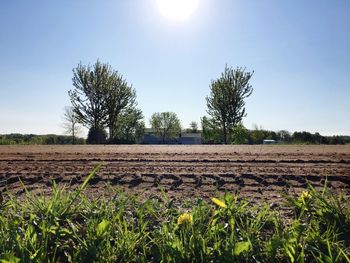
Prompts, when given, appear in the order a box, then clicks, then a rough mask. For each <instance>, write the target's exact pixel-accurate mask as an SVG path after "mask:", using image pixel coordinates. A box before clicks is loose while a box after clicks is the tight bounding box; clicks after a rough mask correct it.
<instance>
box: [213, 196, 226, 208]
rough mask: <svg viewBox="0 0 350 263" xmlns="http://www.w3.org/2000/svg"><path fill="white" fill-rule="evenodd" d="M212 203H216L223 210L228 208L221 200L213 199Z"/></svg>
mask: <svg viewBox="0 0 350 263" xmlns="http://www.w3.org/2000/svg"><path fill="white" fill-rule="evenodd" d="M211 201H213V203H215V204H216V205H218V206H220V207H222V208H226V207H227V205H226V204H225V203H224V202H223V201H221V200H219V199H217V198H215V197H213V198H212V199H211Z"/></svg>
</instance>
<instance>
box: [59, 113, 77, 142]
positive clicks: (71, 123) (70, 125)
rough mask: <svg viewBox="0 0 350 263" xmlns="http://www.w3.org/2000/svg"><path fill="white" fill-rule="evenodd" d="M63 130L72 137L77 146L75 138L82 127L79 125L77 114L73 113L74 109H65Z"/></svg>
mask: <svg viewBox="0 0 350 263" xmlns="http://www.w3.org/2000/svg"><path fill="white" fill-rule="evenodd" d="M62 126H63V128H64V130H65V133H66V134H70V135H72V142H73V144H75V137H76V136H77V135H78V134H79V132H80V131H81V127H80V126H79V124H78V119H77V116H76V113H75V112H74V111H73V107H65V108H64V114H63V125H62Z"/></svg>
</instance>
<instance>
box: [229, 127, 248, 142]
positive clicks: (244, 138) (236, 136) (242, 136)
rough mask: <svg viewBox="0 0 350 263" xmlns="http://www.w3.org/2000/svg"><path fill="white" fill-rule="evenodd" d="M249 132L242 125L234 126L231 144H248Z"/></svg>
mask: <svg viewBox="0 0 350 263" xmlns="http://www.w3.org/2000/svg"><path fill="white" fill-rule="evenodd" d="M248 138H249V131H248V130H247V129H246V128H245V127H244V125H243V124H242V123H239V124H237V125H236V127H235V128H233V131H232V143H233V144H245V143H247V142H248Z"/></svg>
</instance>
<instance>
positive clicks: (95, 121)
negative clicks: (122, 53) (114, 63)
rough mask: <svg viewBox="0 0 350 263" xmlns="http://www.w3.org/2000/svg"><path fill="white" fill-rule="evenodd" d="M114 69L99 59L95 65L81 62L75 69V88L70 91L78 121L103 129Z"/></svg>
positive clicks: (95, 128) (88, 126) (96, 128)
mask: <svg viewBox="0 0 350 263" xmlns="http://www.w3.org/2000/svg"><path fill="white" fill-rule="evenodd" d="M112 73H113V72H112V69H111V67H110V66H109V65H108V64H102V63H100V62H99V61H97V62H96V63H95V64H94V65H93V67H91V66H90V65H88V66H84V65H82V64H79V65H78V66H77V67H76V68H74V69H73V79H72V81H73V86H74V89H73V90H70V91H69V92H68V94H69V96H70V100H71V103H72V107H73V111H74V113H75V114H76V115H77V119H78V121H79V122H80V123H81V124H83V125H84V126H86V127H87V128H92V129H93V130H98V129H103V128H104V127H105V124H106V120H107V114H108V112H107V107H106V106H107V103H106V97H107V96H106V95H107V94H108V89H109V87H110V76H111V74H112Z"/></svg>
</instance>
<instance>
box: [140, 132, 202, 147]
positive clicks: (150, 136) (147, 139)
mask: <svg viewBox="0 0 350 263" xmlns="http://www.w3.org/2000/svg"><path fill="white" fill-rule="evenodd" d="M141 143H142V144H162V143H163V141H162V138H160V137H159V136H157V135H156V134H155V132H154V131H153V130H152V129H146V131H145V135H144V137H143V140H142V142H141ZM164 143H165V144H186V145H193V144H202V136H201V134H200V133H182V134H180V135H179V137H178V138H175V139H167V140H166V141H165V142H164Z"/></svg>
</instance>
